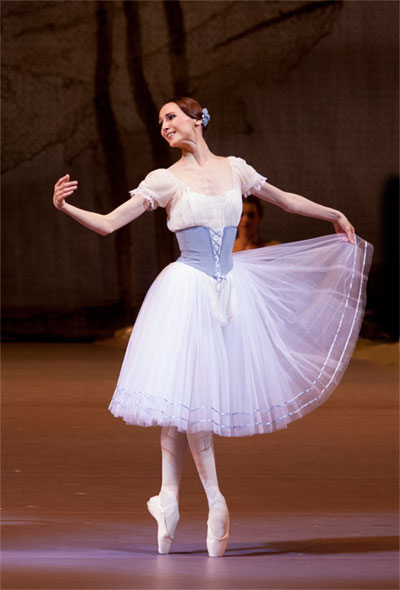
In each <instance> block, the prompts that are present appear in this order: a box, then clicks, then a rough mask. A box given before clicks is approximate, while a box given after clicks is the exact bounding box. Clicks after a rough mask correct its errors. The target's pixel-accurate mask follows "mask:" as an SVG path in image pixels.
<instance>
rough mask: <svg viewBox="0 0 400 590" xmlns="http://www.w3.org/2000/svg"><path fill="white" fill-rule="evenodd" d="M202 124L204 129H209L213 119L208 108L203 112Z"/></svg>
mask: <svg viewBox="0 0 400 590" xmlns="http://www.w3.org/2000/svg"><path fill="white" fill-rule="evenodd" d="M201 112H202V115H201V124H202V125H203V127H207V125H208V122H209V120H210V119H211V117H210V114H209V112H208V110H207V109H206V108H204V109H202V110H201Z"/></svg>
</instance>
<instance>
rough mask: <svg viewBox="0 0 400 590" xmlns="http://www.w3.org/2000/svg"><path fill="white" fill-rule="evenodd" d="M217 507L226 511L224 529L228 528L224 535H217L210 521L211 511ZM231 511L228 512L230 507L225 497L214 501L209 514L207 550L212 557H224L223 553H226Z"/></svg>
mask: <svg viewBox="0 0 400 590" xmlns="http://www.w3.org/2000/svg"><path fill="white" fill-rule="evenodd" d="M217 504H219V505H220V506H219V507H218V506H217ZM214 509H217V510H219V511H221V509H222V511H223V512H224V520H223V523H224V529H225V530H226V533H225V534H224V536H223V537H217V536H216V535H214V533H213V531H212V529H211V523H210V518H211V516H212V515H211V511H212V510H214ZM229 524H230V522H229V512H228V507H227V505H226V502H225V498H223V497H222V498H221V499H218V500H217V501H216V502H214V504H213V506H212V508H211V510H210V512H209V516H208V520H207V550H208V555H209V556H210V557H222V556H223V554H224V553H225V549H226V546H227V544H228V539H229Z"/></svg>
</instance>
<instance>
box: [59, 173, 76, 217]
mask: <svg viewBox="0 0 400 590" xmlns="http://www.w3.org/2000/svg"><path fill="white" fill-rule="evenodd" d="M77 188H78V181H77V180H71V181H70V176H69V174H66V175H65V176H63V177H62V178H59V179H58V180H57V182H56V184H55V185H54V194H53V205H54V207H55V208H56V209H60V210H62V209H64V207H65V199H66V198H67V197H70V196H71V195H72V194H73V193H74V192H75V191H76V189H77Z"/></svg>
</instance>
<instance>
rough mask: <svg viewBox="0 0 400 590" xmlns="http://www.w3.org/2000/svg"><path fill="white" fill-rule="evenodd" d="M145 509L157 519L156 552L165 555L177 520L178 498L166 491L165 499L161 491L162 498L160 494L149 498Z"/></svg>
mask: <svg viewBox="0 0 400 590" xmlns="http://www.w3.org/2000/svg"><path fill="white" fill-rule="evenodd" d="M147 509H148V511H149V512H150V514H151V515H152V516H153V517H154V518H155V519H156V521H157V525H158V530H157V544H158V553H161V554H162V555H165V554H166V553H169V550H170V547H171V543H172V541H173V538H174V534H175V529H176V525H177V524H178V520H179V507H178V500H177V499H176V497H175V496H174V495H173V494H171V493H168V500H167V501H166V500H165V494H164V493H163V499H162V500H161V497H160V496H153V497H152V498H150V500H149V501H148V502H147Z"/></svg>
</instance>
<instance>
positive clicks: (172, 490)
mask: <svg viewBox="0 0 400 590" xmlns="http://www.w3.org/2000/svg"><path fill="white" fill-rule="evenodd" d="M159 496H160V500H161V502H166V503H168V502H171V500H172V499H175V500H176V501H177V502H179V488H178V487H177V486H173V485H167V486H161V490H160V493H159Z"/></svg>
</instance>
